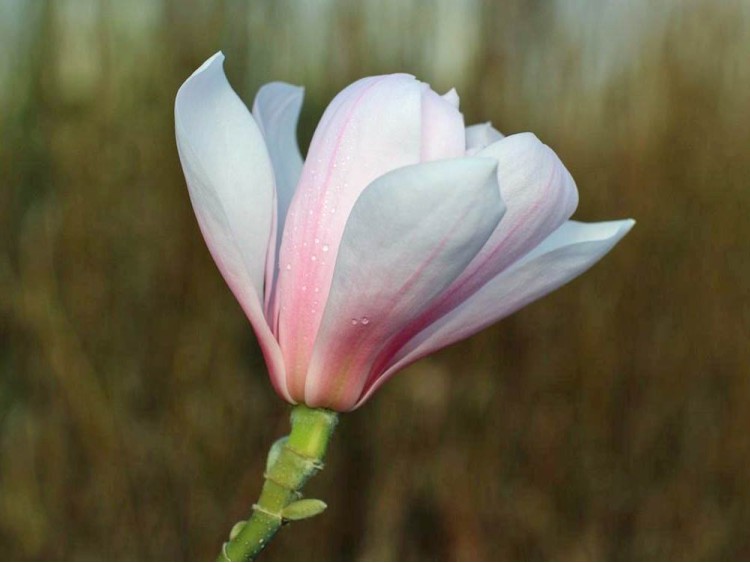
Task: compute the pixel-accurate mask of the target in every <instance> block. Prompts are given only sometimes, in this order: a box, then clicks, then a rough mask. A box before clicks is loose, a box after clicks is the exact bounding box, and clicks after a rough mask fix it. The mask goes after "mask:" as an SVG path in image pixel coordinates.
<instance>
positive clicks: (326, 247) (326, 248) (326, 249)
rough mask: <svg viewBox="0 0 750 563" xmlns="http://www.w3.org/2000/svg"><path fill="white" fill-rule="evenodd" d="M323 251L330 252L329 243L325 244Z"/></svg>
mask: <svg viewBox="0 0 750 563" xmlns="http://www.w3.org/2000/svg"><path fill="white" fill-rule="evenodd" d="M323 252H328V245H327V244H324V245H323Z"/></svg>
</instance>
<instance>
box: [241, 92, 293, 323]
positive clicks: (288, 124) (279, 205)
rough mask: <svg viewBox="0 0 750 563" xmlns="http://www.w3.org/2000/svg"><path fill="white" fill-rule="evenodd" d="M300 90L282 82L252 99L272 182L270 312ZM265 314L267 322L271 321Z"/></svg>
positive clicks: (289, 188) (288, 194)
mask: <svg viewBox="0 0 750 563" xmlns="http://www.w3.org/2000/svg"><path fill="white" fill-rule="evenodd" d="M303 97H304V88H302V87H300V86H293V85H291V84H286V83H284V82H272V83H270V84H266V85H264V86H263V87H262V88H261V89H260V90H258V94H257V95H256V96H255V101H254V103H253V117H254V118H255V121H256V122H257V123H258V128H259V129H260V132H261V133H262V134H263V138H264V139H265V142H266V147H267V148H268V152H269V154H270V156H271V163H272V164H273V171H274V176H275V179H276V207H275V212H276V225H275V231H276V245H275V246H271V247H270V248H269V253H268V264H267V266H266V311H268V312H269V313H270V312H271V309H272V307H271V305H270V304H271V302H272V297H273V293H274V292H273V288H274V284H275V282H276V277H277V275H278V264H277V263H276V258H277V256H278V251H279V246H280V245H281V238H282V236H283V233H284V224H285V222H286V215H287V211H288V209H289V204H290V203H291V201H292V196H293V195H294V190H295V188H296V187H297V182H299V177H300V173H301V172H302V154H301V153H300V150H299V144H298V143H297V122H298V121H299V114H300V110H301V109H302V100H303ZM274 317H275V315H274V314H269V318H274Z"/></svg>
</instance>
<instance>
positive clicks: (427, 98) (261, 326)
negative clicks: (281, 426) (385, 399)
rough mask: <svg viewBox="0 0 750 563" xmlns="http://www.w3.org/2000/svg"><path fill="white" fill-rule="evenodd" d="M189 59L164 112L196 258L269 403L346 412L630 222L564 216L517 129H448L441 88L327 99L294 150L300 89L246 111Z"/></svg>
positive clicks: (409, 86)
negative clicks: (200, 246)
mask: <svg viewBox="0 0 750 563" xmlns="http://www.w3.org/2000/svg"><path fill="white" fill-rule="evenodd" d="M223 59H224V57H223V55H222V54H221V53H217V54H216V55H214V56H213V57H211V58H210V59H209V60H207V61H206V62H205V63H204V64H203V65H202V66H201V67H200V68H199V69H198V70H196V71H195V73H193V75H192V76H191V77H190V78H188V80H187V81H186V82H185V83H184V84H183V85H182V87H181V88H180V90H179V92H178V94H177V99H176V102H175V122H176V133H177V146H178V150H179V154H180V160H181V162H182V167H183V170H184V172H185V177H186V179H187V184H188V188H189V191H190V198H191V200H192V204H193V208H194V210H195V214H196V216H197V218H198V224H199V225H200V228H201V231H202V233H203V236H204V238H205V240H206V243H207V245H208V248H209V250H210V252H211V254H212V256H213V258H214V260H215V261H216V264H217V265H218V267H219V270H220V271H221V273H222V275H223V276H224V278H225V279H226V281H227V283H228V284H229V287H230V288H231V289H232V292H233V293H234V295H235V297H236V298H237V300H238V301H239V303H240V305H241V306H242V308H243V310H244V312H245V314H246V315H247V317H248V318H249V320H250V322H251V324H252V326H253V328H254V330H255V333H256V335H257V337H258V340H259V341H260V346H261V348H262V350H263V354H264V356H265V359H266V363H267V364H268V367H269V371H270V375H271V381H272V382H273V386H274V388H275V389H276V391H277V392H278V394H279V395H280V396H281V397H283V398H284V399H286V400H287V401H289V402H290V403H295V404H296V403H304V404H307V405H309V406H311V407H326V408H330V409H334V410H336V411H349V410H353V409H356V408H357V407H359V406H360V405H362V404H363V403H364V402H365V401H366V400H367V399H368V398H369V397H370V396H371V395H372V394H373V392H374V391H375V390H376V389H378V388H379V387H380V386H381V385H382V384H383V383H384V382H385V381H387V380H388V379H389V378H390V377H391V376H393V375H394V374H395V373H397V372H398V371H399V370H401V369H402V368H404V367H405V366H407V365H408V364H411V363H412V362H414V361H416V360H418V359H419V358H422V357H424V356H426V355H427V354H430V353H431V352H434V351H435V350H438V349H440V348H443V347H445V346H448V345H450V344H452V343H454V342H457V341H459V340H462V339H464V338H467V337H468V336H471V335H472V334H474V333H476V332H478V331H479V330H481V329H483V328H485V327H487V326H488V325H491V324H493V323H495V322H497V321H498V320H500V319H502V318H504V317H506V316H508V315H510V314H511V313H513V312H515V311H517V310H518V309H520V308H521V307H523V306H524V305H526V304H528V303H530V302H531V301H534V300H535V299H538V298H539V297H542V296H543V295H545V294H547V293H549V292H550V291H552V290H554V289H556V288H558V287H560V286H561V285H563V284H564V283H566V282H568V281H570V280H571V279H573V278H574V277H576V276H577V275H579V274H580V273H582V272H583V271H584V270H586V269H587V268H589V267H590V266H591V265H593V264H594V263H595V262H596V261H598V260H599V259H600V258H601V257H602V256H603V255H604V254H606V253H607V252H608V251H609V250H610V249H611V248H612V247H613V246H614V245H615V244H616V243H617V242H618V241H619V240H620V239H621V238H622V237H623V236H624V235H625V234H626V233H627V232H628V231H629V230H630V228H631V227H632V226H633V221H632V220H625V221H611V222H603V223H588V224H587V223H580V222H577V221H570V220H569V218H570V216H571V215H572V214H573V211H574V210H575V208H576V206H577V203H578V193H577V190H576V186H575V183H574V182H573V179H572V177H571V175H570V174H569V173H568V171H567V170H566V169H565V167H564V166H563V164H562V162H560V160H559V159H558V157H557V156H556V155H555V153H554V152H553V151H552V150H551V149H550V148H549V147H547V146H546V145H544V144H542V143H541V142H540V141H539V140H538V139H537V138H536V137H535V136H534V135H532V134H531V133H521V134H518V135H510V136H508V137H503V135H501V134H500V133H498V132H497V131H496V130H495V129H494V128H493V127H492V126H491V125H490V124H484V125H475V126H471V127H468V128H465V127H464V121H463V116H462V115H461V113H460V112H459V109H458V105H459V99H458V95H457V94H456V92H455V91H454V90H451V91H450V92H448V93H447V94H445V95H443V96H440V95H438V94H436V93H435V92H434V91H432V90H431V89H430V87H429V85H427V84H425V83H423V82H419V81H418V80H416V79H415V78H414V77H412V76H410V75H407V74H392V75H386V76H374V77H369V78H363V79H362V80H359V81H357V82H355V83H354V84H352V85H351V86H349V87H347V88H346V89H345V90H343V91H342V92H341V93H340V94H339V95H338V96H336V97H335V98H334V100H333V101H332V102H331V104H330V105H329V106H328V109H327V110H326V111H325V113H324V115H323V117H322V119H321V121H320V124H319V125H318V127H317V129H316V131H315V135H314V136H313V139H312V142H311V144H310V149H309V151H308V154H307V158H306V159H305V160H304V162H303V159H302V156H301V155H300V151H299V148H298V146H297V140H296V131H295V130H296V126H297V120H298V117H299V112H300V108H301V106H302V89H301V88H299V87H296V86H291V85H289V84H284V83H279V82H276V83H271V84H268V85H266V86H264V87H263V88H261V89H260V91H259V92H258V94H257V96H256V98H255V102H254V104H253V109H252V113H251V112H249V111H248V110H247V108H246V107H245V105H244V104H243V103H242V101H241V100H240V99H239V97H238V96H237V95H236V94H235V92H234V91H233V90H232V88H231V86H230V85H229V83H228V82H227V79H226V77H225V75H224V71H223V68H222V67H223Z"/></svg>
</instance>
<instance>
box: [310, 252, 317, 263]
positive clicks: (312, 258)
mask: <svg viewBox="0 0 750 563" xmlns="http://www.w3.org/2000/svg"><path fill="white" fill-rule="evenodd" d="M317 259H318V257H317V256H315V254H313V255H312V256H310V260H312V261H313V262H315V261H316V260H317Z"/></svg>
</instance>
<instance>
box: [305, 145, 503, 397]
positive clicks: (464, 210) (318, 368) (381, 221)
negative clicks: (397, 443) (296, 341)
mask: <svg viewBox="0 0 750 563" xmlns="http://www.w3.org/2000/svg"><path fill="white" fill-rule="evenodd" d="M495 167H496V163H495V161H494V160H493V159H483V158H473V159H465V158H462V159H454V160H442V161H436V162H431V163H425V164H419V165H415V166H409V167H406V168H402V169H399V170H396V171H394V172H391V173H390V174H387V175H385V176H383V177H381V178H379V179H377V180H376V181H375V182H373V183H372V185H370V186H369V187H368V188H367V189H366V190H365V191H364V192H363V193H362V195H361V196H360V198H359V199H358V200H357V203H356V205H355V206H354V209H353V210H352V213H351V216H350V217H349V221H348V222H347V225H346V230H345V231H344V236H343V240H342V243H341V247H340V249H339V255H338V257H337V259H336V267H335V271H334V277H333V283H332V286H331V292H330V294H329V299H328V303H327V305H326V308H325V313H324V316H323V322H322V323H321V325H320V330H319V332H318V336H317V340H316V342H315V347H314V352H313V356H312V360H311V363H310V368H309V372H308V373H307V378H306V384H305V388H304V401H305V403H306V404H308V405H310V406H323V407H329V408H333V409H335V410H338V411H346V410H350V409H351V408H353V406H354V404H355V403H356V402H357V400H358V399H359V396H360V393H361V391H362V388H363V386H364V384H365V382H366V381H367V379H368V376H369V373H370V370H371V369H372V365H373V361H374V360H375V359H376V358H377V357H378V355H379V353H380V352H381V350H382V349H383V348H386V347H387V346H388V345H389V343H390V340H391V339H392V338H394V336H395V335H397V333H398V328H399V327H400V326H402V325H403V324H405V323H407V322H409V321H410V320H411V319H413V318H415V317H417V316H418V315H419V314H420V313H421V312H422V311H423V310H424V309H425V308H426V307H428V306H429V304H430V303H431V302H432V301H433V300H434V299H435V297H436V296H437V295H439V294H440V292H441V291H443V290H444V289H445V288H446V287H448V285H449V284H450V283H451V282H452V281H453V280H454V279H455V278H456V276H458V275H459V274H460V273H461V271H463V269H464V268H465V267H466V265H467V264H468V263H469V262H470V261H471V259H472V257H473V256H474V255H475V254H476V253H477V252H478V251H479V249H480V248H481V247H482V246H483V245H484V243H485V242H486V240H487V238H488V237H489V236H490V234H491V233H492V231H493V230H494V229H495V227H496V225H497V223H498V222H499V221H500V218H501V217H502V214H503V211H504V206H503V204H502V201H501V199H500V196H499V193H498V188H497V178H496V170H495ZM402 344H403V343H402ZM398 348H400V345H399V346H397V347H396V349H398Z"/></svg>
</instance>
